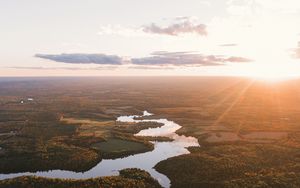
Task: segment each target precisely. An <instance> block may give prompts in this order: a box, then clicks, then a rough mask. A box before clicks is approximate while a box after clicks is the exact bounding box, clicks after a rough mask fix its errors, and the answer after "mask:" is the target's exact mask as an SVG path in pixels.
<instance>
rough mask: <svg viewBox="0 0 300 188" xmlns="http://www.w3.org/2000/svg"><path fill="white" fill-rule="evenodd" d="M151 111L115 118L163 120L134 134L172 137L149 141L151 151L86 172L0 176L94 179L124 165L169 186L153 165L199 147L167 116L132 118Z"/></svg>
mask: <svg viewBox="0 0 300 188" xmlns="http://www.w3.org/2000/svg"><path fill="white" fill-rule="evenodd" d="M151 115H152V114H151V113H149V112H147V111H144V114H143V115H142V116H138V115H132V116H120V117H118V119H117V121H120V122H136V123H138V122H157V123H162V124H163V126H161V127H157V128H148V129H144V130H141V131H140V132H139V133H137V134H136V135H137V136H164V137H168V138H171V139H173V141H171V142H159V141H155V142H152V143H153V144H154V150H152V151H149V152H145V153H140V154H135V155H131V156H128V157H124V158H118V159H104V160H102V161H101V162H99V163H98V164H97V165H96V166H95V167H93V168H92V169H90V170H88V171H86V172H83V173H81V172H73V171H67V170H50V171H40V172H34V173H31V172H24V173H11V174H0V179H7V178H14V177H18V176H23V175H36V176H42V177H50V178H74V179H84V178H93V177H99V176H110V175H118V174H119V170H121V169H124V168H140V169H143V170H145V171H147V172H149V173H150V174H151V176H152V177H154V178H155V179H157V180H158V182H159V183H160V184H161V185H162V186H163V187H170V180H169V179H168V178H167V177H166V176H165V175H163V174H161V173H159V172H157V171H156V170H155V169H154V168H153V167H154V166H155V165H156V164H157V163H158V162H160V161H162V160H165V159H168V158H170V157H174V156H178V155H182V154H187V153H189V151H188V150H187V149H186V148H187V147H190V146H199V143H198V140H197V139H196V138H194V137H186V136H184V135H181V136H180V135H178V134H176V133H175V131H176V130H178V129H180V128H181V126H180V125H178V124H176V123H175V122H173V121H169V120H167V119H144V120H137V119H135V118H139V117H143V116H151Z"/></svg>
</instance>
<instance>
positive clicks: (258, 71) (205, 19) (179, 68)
mask: <svg viewBox="0 0 300 188" xmlns="http://www.w3.org/2000/svg"><path fill="white" fill-rule="evenodd" d="M0 23H1V25H0V41H1V43H0V76H3V77H6V76H162V75H183V76H196V75H199V76H224V75H229V76H253V77H270V78H271V77H272V78H281V77H289V76H300V1H299V0H163V1H162V0H152V1H149V0H126V1H120V0H119V1H117V0H51V1H38V0H26V1H17V0H9V1H7V0H0Z"/></svg>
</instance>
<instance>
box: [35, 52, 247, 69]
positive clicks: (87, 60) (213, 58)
mask: <svg viewBox="0 0 300 188" xmlns="http://www.w3.org/2000/svg"><path fill="white" fill-rule="evenodd" d="M35 57H38V58H43V59H48V60H52V61H56V62H61V63H68V64H101V65H103V66H108V65H110V66H115V67H117V66H122V65H128V66H132V67H129V68H133V69H146V67H147V69H159V68H161V69H165V67H168V66H173V67H174V66H178V67H180V66H182V67H183V66H219V65H226V64H227V63H243V62H250V61H252V60H251V59H248V58H245V57H238V56H222V55H203V54H198V53H195V52H167V51H157V52H153V53H151V55H150V56H148V57H141V58H131V59H128V60H124V59H123V58H122V57H119V56H112V55H105V54H59V55H51V54H36V55H35ZM37 69H47V68H43V67H38V68H37ZM51 69H53V68H51ZM58 69H61V68H58ZM66 69H70V70H71V69H73V68H70V67H68V68H66ZM76 69H81V68H74V69H73V70H76ZM91 69H93V68H91Z"/></svg>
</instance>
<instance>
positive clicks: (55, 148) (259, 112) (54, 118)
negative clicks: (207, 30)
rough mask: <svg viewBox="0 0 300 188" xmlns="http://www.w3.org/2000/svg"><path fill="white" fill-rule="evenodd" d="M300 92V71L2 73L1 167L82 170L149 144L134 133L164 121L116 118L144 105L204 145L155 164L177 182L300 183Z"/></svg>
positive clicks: (226, 184)
mask: <svg viewBox="0 0 300 188" xmlns="http://www.w3.org/2000/svg"><path fill="white" fill-rule="evenodd" d="M58 80H59V82H58ZM299 96H300V80H290V81H284V82H278V83H269V82H262V81H254V80H250V79H244V78H229V77H228V78H218V77H194V78H193V77H185V78H184V77H183V78H177V77H170V78H168V77H165V78H155V77H152V78H135V77H132V78H122V79H120V78H64V79H62V78H51V79H50V78H40V79H38V80H36V79H30V78H27V79H24V80H22V81H21V80H16V79H7V80H5V81H4V80H3V81H0V147H1V148H2V149H0V170H1V172H17V171H35V170H45V169H56V168H59V169H70V170H74V171H84V170H86V169H89V168H91V167H93V166H94V165H95V164H96V163H97V162H99V161H101V159H102V158H114V157H118V156H122V155H128V154H130V153H136V152H143V151H145V150H151V149H152V147H153V146H152V145H151V143H149V142H148V141H147V139H146V138H143V139H142V138H139V137H135V136H133V134H135V133H137V132H138V131H139V130H140V129H142V128H143V126H147V127H156V126H160V125H157V124H156V125H151V124H147V125H139V126H135V125H133V124H130V123H128V124H127V123H125V124H124V123H118V122H115V120H116V118H117V117H118V116H120V115H131V114H141V113H142V111H143V110H147V111H149V112H151V113H154V114H155V117H156V118H160V117H163V118H167V119H169V120H172V121H175V122H176V123H178V124H179V125H181V126H183V127H182V128H181V129H180V130H178V131H177V132H178V134H184V135H190V136H194V137H196V138H197V139H198V140H199V143H200V145H201V147H200V148H189V150H190V151H191V154H187V155H183V156H178V157H174V158H171V159H168V160H165V161H162V162H160V163H159V164H158V165H157V166H156V168H157V169H158V170H159V172H161V173H163V174H165V175H167V176H168V177H169V178H170V179H171V184H172V187H182V186H183V185H185V186H186V187H199V186H204V187H254V185H255V186H256V185H257V187H299V186H300V183H299V179H300V166H299V164H300V153H299V152H300V139H299V138H300V97H299ZM27 97H32V98H34V101H26V99H27ZM21 100H24V103H23V104H21V103H20V101H21ZM158 139H159V138H158ZM160 139H163V138H160ZM106 141H107V142H106ZM95 146H96V148H95ZM112 146H113V147H112ZM116 150H117V151H118V152H117V153H116V152H115V151H116ZM62 158H63V159H66V158H67V159H68V162H67V163H66V162H64V163H62V162H61V161H62V160H61V159H62ZM45 161H47V162H45ZM12 164H13V165H12ZM177 169H182V170H180V171H178V170H177ZM179 180H180V181H179Z"/></svg>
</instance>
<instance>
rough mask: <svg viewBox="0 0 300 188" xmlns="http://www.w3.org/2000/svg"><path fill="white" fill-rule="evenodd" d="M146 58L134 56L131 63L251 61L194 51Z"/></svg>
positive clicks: (170, 63) (157, 53)
mask: <svg viewBox="0 0 300 188" xmlns="http://www.w3.org/2000/svg"><path fill="white" fill-rule="evenodd" d="M151 55H152V56H149V57H144V58H132V59H131V63H132V64H135V65H144V66H145V65H155V66H168V65H172V66H191V65H194V66H218V65H225V64H226V63H242V62H250V61H251V60H250V59H247V58H244V57H237V56H230V57H224V56H218V55H202V54H196V53H193V52H165V51H159V52H154V53H152V54H151Z"/></svg>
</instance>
